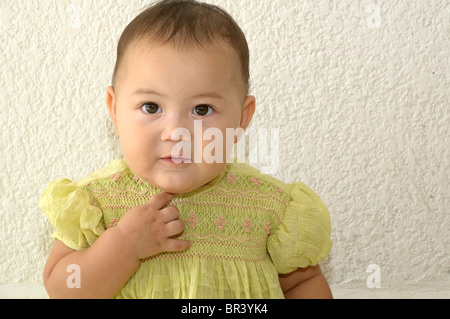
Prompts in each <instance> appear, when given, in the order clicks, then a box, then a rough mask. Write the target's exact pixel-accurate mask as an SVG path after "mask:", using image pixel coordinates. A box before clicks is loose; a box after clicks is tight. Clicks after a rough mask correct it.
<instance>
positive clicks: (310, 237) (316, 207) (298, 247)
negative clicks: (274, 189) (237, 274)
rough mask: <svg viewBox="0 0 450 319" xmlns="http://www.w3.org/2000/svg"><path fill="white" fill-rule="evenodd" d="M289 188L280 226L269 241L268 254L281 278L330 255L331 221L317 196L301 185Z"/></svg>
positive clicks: (291, 185)
mask: <svg viewBox="0 0 450 319" xmlns="http://www.w3.org/2000/svg"><path fill="white" fill-rule="evenodd" d="M289 187H290V202H289V204H288V206H287V208H286V211H285V213H284V216H283V220H282V223H281V224H280V225H279V226H278V228H277V229H276V230H275V231H274V233H273V234H272V235H271V236H269V238H268V244H267V247H268V252H269V255H270V257H271V258H272V261H273V263H274V265H275V268H276V270H277V271H278V273H280V274H287V273H290V272H292V271H294V270H296V269H297V268H305V267H308V266H315V265H316V264H317V263H319V262H320V261H321V260H323V259H324V258H325V257H327V255H328V254H329V252H330V251H331V246H332V242H331V221H330V216H329V213H328V209H327V208H326V207H325V205H324V204H323V202H322V200H321V199H320V198H319V196H318V195H317V194H316V193H314V191H312V190H311V189H310V188H309V187H307V186H306V185H305V184H303V183H293V184H290V185H289Z"/></svg>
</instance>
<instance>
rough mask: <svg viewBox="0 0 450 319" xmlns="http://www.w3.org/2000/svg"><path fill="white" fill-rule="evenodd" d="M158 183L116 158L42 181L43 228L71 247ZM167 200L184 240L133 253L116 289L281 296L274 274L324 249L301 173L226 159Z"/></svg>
mask: <svg viewBox="0 0 450 319" xmlns="http://www.w3.org/2000/svg"><path fill="white" fill-rule="evenodd" d="M160 192H161V190H159V189H157V188H155V187H154V186H152V185H150V184H148V183H147V182H145V181H143V180H141V179H140V178H139V177H138V176H136V175H135V174H134V173H133V172H132V171H131V170H130V169H129V167H128V166H127V164H126V163H125V161H123V160H120V159H118V160H115V161H113V162H112V163H111V164H110V165H108V166H107V167H105V168H103V169H100V170H99V171H97V172H95V173H93V174H91V175H89V176H87V177H86V178H84V179H82V180H80V181H78V182H76V183H73V182H71V181H70V180H67V179H63V180H58V181H54V182H51V183H50V184H49V185H48V186H47V188H46V190H45V191H44V193H43V195H42V196H41V199H40V202H39V203H40V207H41V209H42V210H43V211H44V213H45V214H46V215H47V217H48V219H49V220H50V222H51V224H52V225H53V227H54V228H55V232H54V234H53V238H56V239H58V240H60V241H62V242H63V243H64V244H65V245H66V246H68V247H70V248H72V249H74V250H80V249H85V248H88V247H90V246H91V245H92V244H93V243H94V242H95V240H96V239H97V238H98V237H99V236H101V234H102V233H103V232H104V231H105V230H106V229H107V228H109V227H114V226H115V225H116V223H117V222H118V221H119V220H120V218H121V217H122V216H124V214H125V213H126V212H127V211H128V210H130V209H131V208H132V207H134V206H138V205H141V204H144V203H146V202H148V201H149V199H150V198H151V197H152V196H153V195H155V194H157V193H160ZM169 205H174V206H176V207H177V208H178V210H179V212H180V219H181V220H183V221H184V223H185V230H184V232H183V233H182V234H181V235H180V236H179V237H178V238H179V239H186V240H191V241H192V243H193V244H192V246H191V248H189V249H188V250H186V251H184V252H165V253H161V254H158V255H154V256H150V257H148V258H145V259H143V260H142V261H141V264H140V267H139V269H138V270H137V271H136V273H135V274H134V275H133V276H132V277H131V278H130V279H129V280H128V282H127V283H126V284H125V286H124V287H123V288H122V290H121V291H120V292H119V293H118V295H117V296H116V298H208V299H209V298H233V299H234V298H258V299H265V298H284V296H283V292H282V291H281V288H280V284H279V280H278V274H286V273H290V272H292V271H294V270H296V269H297V268H299V267H307V266H310V265H316V264H317V263H318V262H320V261H321V260H323V259H324V258H325V257H326V256H327V255H328V254H329V252H330V250H331V246H332V243H331V239H330V233H331V223H330V217H329V213H328V210H327V208H326V207H325V206H324V204H323V203H322V201H321V200H320V198H319V197H318V196H317V195H316V194H315V193H314V192H313V191H312V190H311V189H309V188H308V187H307V186H306V185H305V184H303V183H293V184H285V183H282V182H280V181H278V180H277V179H275V178H273V177H271V176H269V175H265V174H261V173H260V172H259V171H258V170H256V169H254V168H253V167H251V166H249V165H246V164H239V163H234V164H227V166H226V167H225V168H224V169H223V171H222V172H221V174H220V175H219V176H217V177H216V178H215V179H213V180H212V181H211V182H209V183H208V184H206V185H204V186H202V187H201V188H199V189H197V190H195V191H193V192H190V193H186V194H181V195H178V196H177V197H175V198H174V199H173V200H172V201H171V202H170V204H169ZM111 267H114V265H111Z"/></svg>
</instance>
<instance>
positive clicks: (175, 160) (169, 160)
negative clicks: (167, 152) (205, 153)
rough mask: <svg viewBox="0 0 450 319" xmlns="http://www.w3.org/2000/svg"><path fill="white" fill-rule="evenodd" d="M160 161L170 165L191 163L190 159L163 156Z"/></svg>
mask: <svg viewBox="0 0 450 319" xmlns="http://www.w3.org/2000/svg"><path fill="white" fill-rule="evenodd" d="M160 160H161V161H163V162H164V163H167V164H170V165H183V164H189V163H192V161H191V159H190V158H186V157H178V156H176V157H172V156H164V157H161V158H160Z"/></svg>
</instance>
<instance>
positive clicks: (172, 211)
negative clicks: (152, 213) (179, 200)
mask: <svg viewBox="0 0 450 319" xmlns="http://www.w3.org/2000/svg"><path fill="white" fill-rule="evenodd" d="M160 213H161V218H162V221H163V222H164V223H168V222H170V221H173V220H176V219H178V217H180V212H179V211H178V208H176V207H175V206H169V207H166V208H163V209H161V210H160Z"/></svg>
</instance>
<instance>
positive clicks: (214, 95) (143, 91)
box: [133, 88, 225, 100]
mask: <svg viewBox="0 0 450 319" xmlns="http://www.w3.org/2000/svg"><path fill="white" fill-rule="evenodd" d="M133 95H157V96H161V97H164V96H165V95H164V94H161V93H159V92H156V91H154V90H152V89H146V88H141V89H137V90H136V91H134V93H133ZM189 98H190V99H195V98H213V99H218V100H225V98H224V97H223V96H222V95H220V94H219V93H216V92H204V93H200V94H196V95H193V96H191V97H189Z"/></svg>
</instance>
